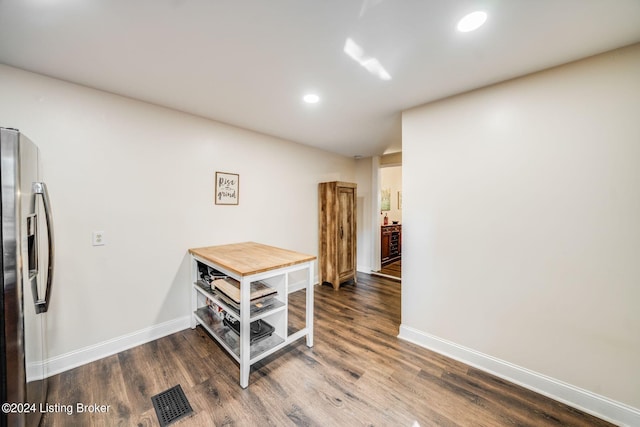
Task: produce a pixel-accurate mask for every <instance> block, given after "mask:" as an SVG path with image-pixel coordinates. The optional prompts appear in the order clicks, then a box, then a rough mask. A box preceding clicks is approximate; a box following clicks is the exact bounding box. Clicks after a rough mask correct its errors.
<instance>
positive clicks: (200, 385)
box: [44, 273, 610, 427]
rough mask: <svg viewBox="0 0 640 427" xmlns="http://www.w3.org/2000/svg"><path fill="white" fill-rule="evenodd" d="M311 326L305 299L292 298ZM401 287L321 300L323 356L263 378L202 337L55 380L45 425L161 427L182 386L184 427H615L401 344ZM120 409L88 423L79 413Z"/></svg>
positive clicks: (370, 279)
mask: <svg viewBox="0 0 640 427" xmlns="http://www.w3.org/2000/svg"><path fill="white" fill-rule="evenodd" d="M290 300H291V301H290V302H291V307H290V313H289V324H290V328H291V329H296V327H299V325H300V322H301V319H302V316H303V313H304V312H303V308H304V291H300V292H297V293H295V294H292V296H291V299H290ZM399 323H400V285H399V284H398V282H396V281H392V280H387V279H384V278H380V277H375V276H370V275H366V274H360V273H359V274H358V284H357V285H353V284H352V285H347V286H344V287H341V288H340V290H339V291H334V290H333V288H331V287H329V286H316V290H315V343H314V344H315V345H314V347H313V348H308V347H307V346H306V345H305V340H304V339H301V340H299V341H298V342H297V343H296V344H294V345H293V346H290V347H288V348H286V349H283V350H281V351H280V352H278V353H276V354H274V355H272V356H270V357H269V358H267V359H265V360H264V361H262V362H260V363H259V364H257V365H254V367H253V368H252V370H251V376H250V379H249V381H250V383H249V387H248V388H247V389H244V390H243V389H242V388H241V387H240V386H239V384H238V376H239V368H238V365H237V364H236V363H235V361H233V359H231V358H230V357H229V356H228V355H227V354H226V353H225V352H224V351H223V350H222V349H221V348H220V347H219V346H218V345H217V344H216V343H215V342H214V341H213V340H212V339H211V338H210V337H209V336H208V335H207V334H206V332H204V331H203V330H202V329H201V328H200V327H198V328H196V329H195V330H190V329H187V330H184V331H181V332H178V333H176V334H173V335H170V336H167V337H164V338H161V339H159V340H156V341H153V342H150V343H148V344H145V345H142V346H139V347H136V348H133V349H130V350H127V351H124V352H122V353H119V354H117V355H113V356H110V357H107V358H105V359H102V360H99V361H96V362H93V363H91V364H88V365H84V366H81V367H78V368H76V369H73V370H70V371H67V372H64V373H62V374H60V375H57V376H54V377H52V378H51V389H50V398H49V401H50V402H51V403H52V404H59V405H72V408H73V411H72V412H73V414H72V415H67V413H65V412H64V411H62V412H56V413H47V414H45V417H44V426H117V425H122V426H157V425H159V424H158V421H157V418H156V414H155V411H154V409H153V405H152V403H151V400H150V399H151V396H153V395H155V394H158V393H160V392H162V391H165V390H167V389H169V388H171V387H173V386H175V385H176V384H180V385H181V387H182V389H183V390H184V392H185V394H186V396H187V398H188V399H189V401H190V403H191V406H192V407H193V409H194V415H192V416H190V417H189V418H185V419H183V420H180V421H178V422H176V423H175V424H172V425H176V426H213V425H216V426H294V425H295V426H360V425H367V426H373V425H376V426H413V427H416V426H422V427H424V426H513V425H517V426H608V425H610V424H608V423H606V422H604V421H601V420H599V419H597V418H594V417H592V416H590V415H587V414H584V413H582V412H580V411H578V410H575V409H573V408H570V407H567V406H565V405H563V404H561V403H558V402H555V401H553V400H551V399H548V398H545V397H543V396H541V395H538V394H536V393H533V392H531V391H528V390H526V389H523V388H521V387H518V386H516V385H514V384H511V383H509V382H507V381H504V380H501V379H499V378H496V377H494V376H492V375H489V374H487V373H484V372H482V371H479V370H477V369H474V368H472V367H469V366H467V365H464V364H462V363H459V362H456V361H454V360H451V359H449V358H447V357H444V356H441V355H439V354H437V353H433V352H431V351H428V350H425V349H423V348H421V347H418V346H416V345H413V344H411V343H408V342H405V341H403V340H400V339H398V338H396V336H397V334H398V327H399ZM78 402H82V403H85V404H104V405H110V407H109V409H108V412H106V413H89V412H85V413H80V414H78V413H76V411H75V409H76V404H77V403H78Z"/></svg>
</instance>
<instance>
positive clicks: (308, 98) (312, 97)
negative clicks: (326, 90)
mask: <svg viewBox="0 0 640 427" xmlns="http://www.w3.org/2000/svg"><path fill="white" fill-rule="evenodd" d="M302 99H303V100H304V102H306V103H307V104H317V103H318V101H320V97H319V96H318V95H316V94H315V93H308V94H306V95H305V96H304V97H303V98H302Z"/></svg>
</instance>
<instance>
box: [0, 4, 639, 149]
mask: <svg viewBox="0 0 640 427" xmlns="http://www.w3.org/2000/svg"><path fill="white" fill-rule="evenodd" d="M478 9H481V10H484V11H486V12H487V13H488V15H489V17H488V20H487V22H486V24H485V25H484V26H483V27H481V28H480V29H479V30H477V31H475V32H472V33H459V32H457V31H456V30H455V26H456V23H457V21H458V20H459V19H460V18H461V17H462V16H463V15H465V14H466V13H468V12H471V11H473V10H478ZM348 38H350V39H351V40H352V41H353V42H354V43H356V44H357V45H359V46H360V47H361V48H362V50H363V51H364V53H363V55H364V56H366V57H375V58H377V59H378V61H379V63H380V64H381V65H382V66H383V67H384V68H385V70H386V71H387V72H388V73H389V75H390V76H391V80H386V81H385V80H381V79H379V78H378V77H376V76H374V75H373V74H370V73H369V72H368V71H367V70H366V69H365V68H364V67H362V66H360V65H359V64H358V63H357V62H355V61H354V60H353V59H352V58H350V57H349V56H348V55H346V54H345V52H344V46H345V42H346V40H347V39H348ZM638 41H640V0H503V1H497V0H477V1H468V0H0V62H2V63H4V64H7V65H12V66H15V67H18V68H23V69H25V70H30V71H35V72H38V73H41V74H45V75H49V76H53V77H57V78H60V79H63V80H67V81H71V82H75V83H79V84H83V85H86V86H90V87H94V88H98V89H102V90H105V91H108V92H113V93H116V94H121V95H125V96H129V97H132V98H137V99H141V100H144V101H148V102H151V103H154V104H158V105H163V106H167V107H171V108H174V109H177V110H181V111H185V112H189V113H192V114H196V115H199V116H203V117H209V118H212V119H215V120H219V121H222V122H226V123H230V124H233V125H237V126H240V127H243V128H247V129H252V130H255V131H258V132H262V133H265V134H269V135H274V136H278V137H281V138H285V139H288V140H292V141H296V142H300V143H303V144H307V145H313V146H317V147H321V148H324V149H326V150H329V151H334V152H337V153H340V154H343V155H347V156H356V155H360V156H370V155H376V154H382V153H384V152H394V151H400V150H401V131H400V112H401V111H402V110H404V109H407V108H410V107H413V106H416V105H420V104H423V103H426V102H429V101H433V100H436V99H439V98H443V97H446V96H450V95H452V94H456V93H460V92H464V91H468V90H470V89H474V88H478V87H482V86H486V85H488V84H491V83H495V82H499V81H503V80H506V79H510V78H513V77H516V76H520V75H523V74H528V73H531V72H534V71H538V70H541V69H545V68H549V67H552V66H555V65H559V64H563V63H566V62H570V61H573V60H576V59H579V58H583V57H586V56H590V55H593V54H596V53H600V52H604V51H607V50H610V49H613V48H616V47H621V46H626V45H629V44H633V43H635V42H638ZM308 91H315V92H316V93H318V94H319V95H320V96H321V98H322V99H321V101H320V103H318V104H315V105H307V104H304V103H303V102H302V96H303V95H304V94H305V93H306V92H308ZM550 101H551V100H550Z"/></svg>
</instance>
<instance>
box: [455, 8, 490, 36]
mask: <svg viewBox="0 0 640 427" xmlns="http://www.w3.org/2000/svg"><path fill="white" fill-rule="evenodd" d="M486 20H487V13H486V12H482V11H477V12H472V13H470V14H468V15H466V16H464V17H463V18H462V19H461V20H460V21H458V31H460V32H461V33H468V32H469V31H473V30H477V29H478V28H480V27H481V26H482V24H484V23H485V21H486Z"/></svg>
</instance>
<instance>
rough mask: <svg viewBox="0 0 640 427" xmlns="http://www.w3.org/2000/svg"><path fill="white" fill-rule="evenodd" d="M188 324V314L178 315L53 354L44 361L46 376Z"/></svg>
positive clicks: (142, 342) (186, 326) (156, 337)
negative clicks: (133, 330)
mask: <svg viewBox="0 0 640 427" xmlns="http://www.w3.org/2000/svg"><path fill="white" fill-rule="evenodd" d="M189 326H190V316H185V317H180V318H178V319H174V320H169V321H168V322H164V323H160V324H158V325H153V326H150V327H148V328H144V329H141V330H139V331H135V332H132V333H130V334H127V335H123V336H120V337H117V338H113V339H110V340H107V341H103V342H101V343H98V344H94V345H91V346H88V347H84V348H81V349H79V350H74V351H71V352H69V353H65V354H62V355H60V356H55V357H52V358H50V359H47V360H46V361H45V372H46V373H47V376H48V377H50V376H52V375H56V374H59V373H61V372H64V371H68V370H69V369H73V368H76V367H78V366H81V365H85V364H87V363H89V362H93V361H96V360H98V359H102V358H105V357H107V356H111V355H113V354H116V353H119V352H121V351H124V350H128V349H130V348H133V347H136V346H138V345H141V344H145V343H148V342H150V341H153V340H156V339H158V338H162V337H165V336H167V335H171V334H173V333H175V332H179V331H182V330H184V329H187V328H189Z"/></svg>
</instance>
